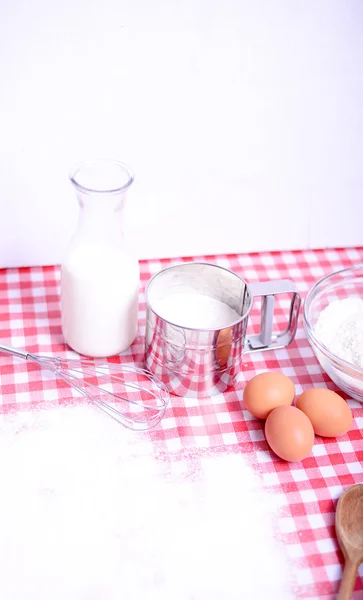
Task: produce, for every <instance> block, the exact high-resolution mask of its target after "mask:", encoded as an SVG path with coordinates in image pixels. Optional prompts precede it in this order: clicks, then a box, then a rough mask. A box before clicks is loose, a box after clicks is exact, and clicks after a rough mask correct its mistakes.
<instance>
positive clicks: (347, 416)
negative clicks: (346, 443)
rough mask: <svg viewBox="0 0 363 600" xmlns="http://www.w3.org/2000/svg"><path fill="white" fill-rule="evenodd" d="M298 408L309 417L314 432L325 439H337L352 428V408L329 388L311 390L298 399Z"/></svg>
mask: <svg viewBox="0 0 363 600" xmlns="http://www.w3.org/2000/svg"><path fill="white" fill-rule="evenodd" d="M296 406H297V407H298V408H299V409H300V410H302V411H303V412H304V413H305V414H306V416H307V417H309V419H310V421H311V423H312V425H313V427H314V431H315V433H316V434H317V435H322V436H323V437H337V436H338V435H343V434H344V433H347V431H349V429H350V428H351V426H352V422H353V416H352V411H351V409H350V406H349V405H348V404H347V403H346V401H345V400H343V398H342V397H341V396H339V394H336V393H335V392H333V391H332V390H328V389H327V388H318V387H316V388H311V389H309V390H306V391H305V392H304V393H303V394H301V396H300V397H299V398H298V399H297V402H296Z"/></svg>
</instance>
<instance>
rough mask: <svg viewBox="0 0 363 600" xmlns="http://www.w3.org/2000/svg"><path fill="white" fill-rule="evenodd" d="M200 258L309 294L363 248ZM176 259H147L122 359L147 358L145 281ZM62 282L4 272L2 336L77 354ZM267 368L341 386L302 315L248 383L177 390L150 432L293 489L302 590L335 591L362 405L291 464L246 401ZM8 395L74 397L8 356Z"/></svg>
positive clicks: (289, 542) (288, 491) (4, 398)
mask: <svg viewBox="0 0 363 600" xmlns="http://www.w3.org/2000/svg"><path fill="white" fill-rule="evenodd" d="M182 260H194V259H190V258H189V259H182ZM195 260H206V261H208V262H213V263H216V264H218V265H221V266H224V267H227V268H229V269H231V270H233V271H235V272H236V273H238V274H239V275H241V276H243V277H244V278H245V279H246V280H247V281H248V282H253V281H258V280H262V281H263V280H269V279H281V278H283V279H286V278H288V279H293V280H294V281H295V283H296V285H297V288H298V290H299V292H300V293H301V294H302V296H303V297H304V296H305V293H306V292H307V290H308V289H310V287H311V286H312V284H313V283H314V282H315V281H316V280H317V279H320V277H322V276H323V275H326V274H328V273H331V272H332V271H336V270H338V269H341V268H345V267H350V266H354V265H357V264H359V263H363V248H355V249H354V248H352V249H341V250H319V251H304V252H300V251H299V252H274V253H260V254H250V255H229V256H201V257H195ZM177 262H180V259H179V260H177V259H173V260H166V259H165V260H160V261H159V260H152V261H147V262H146V261H145V262H142V263H141V279H142V294H141V303H140V321H139V323H140V328H139V335H138V337H137V339H136V341H135V342H134V344H133V345H132V348H131V349H130V350H129V351H128V352H126V353H125V354H124V355H122V356H121V357H120V361H121V362H123V363H128V364H130V363H134V364H136V365H138V366H142V365H143V355H144V341H143V340H144V329H145V301H144V295H143V291H144V287H145V284H146V282H147V281H148V279H149V278H150V276H151V275H153V274H154V273H156V272H157V271H159V270H160V269H161V268H163V267H165V266H167V265H170V264H173V263H177ZM59 284H60V273H59V268H58V267H43V268H39V267H37V268H24V269H7V270H2V271H0V340H1V342H2V343H4V344H8V345H12V346H15V347H18V348H26V349H27V350H28V351H30V352H34V353H40V354H41V353H46V354H51V355H54V356H57V355H58V356H66V355H68V353H67V348H66V346H65V345H64V343H63V339H62V333H61V325H60V306H59ZM287 306H288V300H287V299H286V298H281V300H280V302H279V303H278V307H277V326H279V325H280V326H281V327H282V326H283V322H284V318H285V316H284V315H285V313H286V308H287ZM257 308H258V307H257V306H256V308H254V311H253V313H252V317H251V325H250V331H252V330H253V329H254V327H255V326H256V323H257ZM266 369H276V370H277V369H278V370H281V371H282V372H283V373H285V374H286V375H288V376H289V377H291V378H292V379H293V381H294V382H295V385H296V389H297V393H298V394H299V393H300V392H301V391H302V390H303V389H305V388H306V387H309V386H312V385H327V386H328V387H330V388H332V389H335V386H334V384H333V383H332V382H331V381H330V380H329V378H328V377H327V376H326V375H325V374H324V373H323V372H322V370H321V368H320V366H319V364H318V362H317V360H316V359H315V357H314V355H313V353H312V351H311V349H310V347H309V344H308V342H307V340H306V338H305V336H304V332H303V329H302V321H301V315H300V324H299V329H298V332H297V336H296V339H295V341H294V342H293V343H292V344H291V345H290V346H289V347H288V348H287V349H283V350H279V351H277V352H271V351H270V352H266V353H262V352H258V353H255V354H249V355H247V354H246V356H245V363H244V371H243V373H242V374H241V378H240V380H239V382H238V383H237V385H236V387H235V388H234V389H233V390H230V391H228V392H226V393H225V394H220V395H218V396H214V397H212V398H209V399H204V400H203V401H197V400H194V399H184V398H178V397H172V399H171V404H170V406H169V408H168V409H167V412H166V415H165V418H164V419H163V421H162V422H161V424H160V425H159V426H158V427H157V428H156V429H155V430H153V431H152V432H150V436H151V439H152V440H153V441H155V443H157V444H158V447H159V448H160V447H161V448H162V449H163V450H164V451H165V452H167V453H168V455H169V456H171V455H177V454H178V453H183V452H186V451H190V450H192V449H193V450H198V449H200V450H201V451H202V450H203V449H204V448H205V449H208V448H218V447H222V446H224V447H225V446H228V447H229V448H230V449H232V450H233V451H236V452H242V453H244V454H245V455H246V456H247V457H248V460H249V462H250V464H251V465H253V467H254V468H255V469H256V470H258V472H259V473H260V474H261V477H262V480H263V482H264V485H265V486H266V487H267V488H270V489H276V490H278V491H280V492H281V493H282V494H283V495H284V496H285V500H286V505H285V508H284V509H283V512H282V514H281V518H280V521H279V524H280V530H281V533H282V535H283V539H284V541H285V543H286V547H287V551H288V555H289V556H290V558H291V559H292V560H293V561H294V563H295V567H296V574H297V575H296V576H297V584H298V591H297V597H299V598H334V597H335V593H336V591H337V587H338V581H339V578H340V575H341V564H342V557H341V554H340V552H339V550H338V546H337V542H336V538H335V531H334V517H335V504H336V499H337V498H338V497H339V496H340V494H341V492H342V490H343V489H344V488H346V487H348V486H350V485H353V484H356V483H363V442H362V430H363V406H361V405H360V404H359V403H358V402H355V401H353V400H349V403H350V405H351V407H352V409H353V414H354V418H355V419H354V426H353V428H352V430H351V431H350V432H349V433H348V434H347V435H345V436H342V437H341V438H339V439H338V440H334V439H333V440H328V439H326V440H324V439H322V438H318V437H317V438H316V443H315V445H314V448H313V452H312V454H311V456H310V457H308V458H306V459H305V460H304V461H302V462H301V463H295V464H291V463H286V462H283V461H281V460H279V459H278V458H277V457H276V456H274V455H273V454H272V453H271V452H270V451H269V448H268V446H267V444H266V441H265V439H264V434H263V423H262V422H260V421H259V420H257V419H255V418H253V417H252V416H251V415H250V414H249V413H248V412H247V411H246V410H244V407H243V403H242V390H243V387H244V384H245V381H247V380H249V379H250V378H251V377H252V376H253V375H255V374H256V373H257V372H259V371H262V370H266ZM0 398H1V400H0V403H1V404H0V410H1V412H2V413H5V412H8V411H9V410H14V408H16V409H17V410H24V409H29V407H30V406H34V407H39V406H41V405H42V404H43V405H46V404H48V403H51V404H61V403H66V402H67V401H69V398H70V389H69V387H68V386H67V384H65V383H64V382H62V381H60V380H57V379H55V378H49V377H47V376H46V375H45V374H44V371H42V370H41V369H39V367H38V366H37V365H34V364H31V363H26V362H22V361H19V360H17V359H16V358H14V359H13V358H12V357H10V356H5V355H4V356H2V357H1V359H0ZM261 568H262V570H263V565H261ZM360 573H361V574H360V576H359V577H358V580H357V583H356V588H355V589H356V592H355V596H354V598H363V571H361V572H360Z"/></svg>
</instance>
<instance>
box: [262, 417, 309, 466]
mask: <svg viewBox="0 0 363 600" xmlns="http://www.w3.org/2000/svg"><path fill="white" fill-rule="evenodd" d="M265 436H266V440H267V443H268V445H269V446H270V448H271V450H273V451H274V452H275V454H277V456H279V457H280V458H283V459H284V460H287V461H291V462H294V461H297V460H303V459H304V458H306V457H307V456H308V455H309V454H310V452H311V449H312V447H313V445H314V429H313V426H312V424H311V423H310V421H309V419H308V417H307V416H306V415H305V413H303V412H302V411H301V410H299V409H298V408H296V407H295V406H279V407H278V408H275V409H274V410H273V411H272V412H271V413H270V414H269V416H268V417H267V420H266V426H265Z"/></svg>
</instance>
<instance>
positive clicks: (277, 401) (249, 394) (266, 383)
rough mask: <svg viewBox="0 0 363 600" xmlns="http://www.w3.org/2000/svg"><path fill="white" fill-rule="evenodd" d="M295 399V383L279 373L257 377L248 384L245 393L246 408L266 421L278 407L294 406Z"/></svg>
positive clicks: (263, 374)
mask: <svg viewBox="0 0 363 600" xmlns="http://www.w3.org/2000/svg"><path fill="white" fill-rule="evenodd" d="M294 397H295V386H294V384H293V382H292V381H291V379H290V378H289V377H286V375H283V374H282V373H279V372H278V371H276V372H275V371H267V372H265V373H260V374H259V375H256V377H253V379H251V380H250V381H249V382H248V383H247V385H246V387H245V390H244V392H243V401H244V403H245V407H246V408H247V410H249V411H250V413H252V414H253V415H254V416H255V417H258V418H259V419H266V418H267V416H268V415H269V413H270V412H271V411H272V410H273V409H274V408H276V407H277V406H283V405H290V404H292V402H293V400H294Z"/></svg>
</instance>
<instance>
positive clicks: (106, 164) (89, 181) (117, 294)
mask: <svg viewBox="0 0 363 600" xmlns="http://www.w3.org/2000/svg"><path fill="white" fill-rule="evenodd" d="M70 180H71V182H72V184H73V185H74V187H75V191H76V194H77V198H78V202H79V205H80V216H79V223H78V228H77V231H76V233H75V235H74V237H73V239H72V241H71V243H70V247H69V249H68V252H67V254H66V256H65V259H64V261H63V264H62V270H61V310H62V330H63V335H64V338H65V341H66V342H67V344H68V345H69V346H70V347H71V348H73V350H76V352H78V353H79V354H84V355H86V356H92V357H106V356H112V355H114V354H119V353H120V352H123V351H124V350H126V349H127V348H128V347H129V346H130V345H131V344H132V342H133V340H134V339H135V337H136V334H137V316H138V296H139V281H140V273H139V263H138V261H137V259H136V258H134V257H133V256H132V255H131V254H130V253H129V251H128V250H127V248H126V245H125V239H124V232H123V225H124V223H123V221H124V205H125V197H126V192H127V190H128V188H129V187H130V185H131V184H132V182H133V174H132V173H131V171H130V169H129V168H128V167H127V166H126V165H124V164H122V163H120V162H117V161H113V160H101V159H100V160H93V161H88V162H85V163H82V164H81V165H79V166H77V167H76V168H75V169H73V170H72V171H71V174H70Z"/></svg>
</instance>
